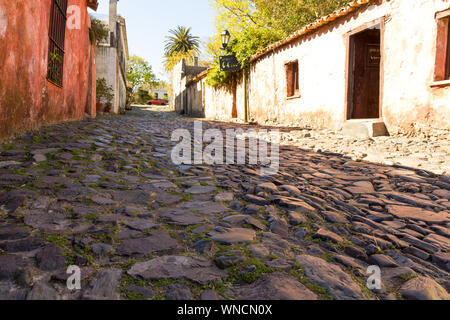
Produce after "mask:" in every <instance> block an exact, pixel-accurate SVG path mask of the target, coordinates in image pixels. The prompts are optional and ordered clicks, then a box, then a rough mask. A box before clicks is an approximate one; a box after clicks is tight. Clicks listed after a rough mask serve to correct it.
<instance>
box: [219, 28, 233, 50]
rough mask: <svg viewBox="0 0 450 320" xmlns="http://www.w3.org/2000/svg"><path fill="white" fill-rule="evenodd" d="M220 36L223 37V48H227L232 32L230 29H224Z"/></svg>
mask: <svg viewBox="0 0 450 320" xmlns="http://www.w3.org/2000/svg"><path fill="white" fill-rule="evenodd" d="M220 36H221V37H222V49H223V50H225V49H226V48H227V47H228V44H229V43H230V39H231V34H230V33H229V32H228V30H224V31H223V32H222V34H221V35H220Z"/></svg>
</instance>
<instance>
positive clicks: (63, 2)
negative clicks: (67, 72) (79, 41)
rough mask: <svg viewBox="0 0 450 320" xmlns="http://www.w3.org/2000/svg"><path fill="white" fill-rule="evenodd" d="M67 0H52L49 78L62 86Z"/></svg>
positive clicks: (49, 33)
mask: <svg viewBox="0 0 450 320" xmlns="http://www.w3.org/2000/svg"><path fill="white" fill-rule="evenodd" d="M66 12H67V0H52V6H51V12H50V27H49V32H48V35H49V48H48V69H47V79H48V80H49V81H50V82H52V83H54V84H56V85H57V86H60V87H62V84H63V67H64V40H65V34H66V20H67V17H66Z"/></svg>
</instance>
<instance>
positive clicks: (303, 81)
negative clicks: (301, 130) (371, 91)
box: [206, 0, 450, 132]
mask: <svg viewBox="0 0 450 320" xmlns="http://www.w3.org/2000/svg"><path fill="white" fill-rule="evenodd" d="M449 8H450V1H448V0H380V1H378V2H373V3H372V4H371V5H370V6H367V7H363V8H361V9H360V10H358V11H357V12H354V13H351V14H349V15H348V16H346V17H343V18H340V19H338V20H337V21H335V22H332V23H331V24H330V25H327V26H324V27H322V28H321V29H319V30H317V31H315V32H314V33H312V34H309V35H307V36H305V37H302V38H301V39H298V40H296V41H294V42H292V43H289V44H287V45H285V46H283V47H280V48H278V49H276V50H275V51H274V52H272V53H269V54H267V55H265V56H263V57H262V58H261V59H259V60H257V61H256V62H254V63H253V64H252V66H251V67H250V75H249V82H248V86H249V100H248V101H249V118H250V119H252V118H253V119H254V120H256V121H258V122H259V123H265V122H271V121H273V122H277V123H282V124H289V125H301V126H303V125H308V126H313V127H321V128H330V129H335V128H337V127H338V126H339V125H340V124H341V123H343V122H344V121H345V120H346V117H345V112H346V99H347V97H346V82H347V81H346V79H347V78H346V65H347V63H348V59H347V56H346V54H347V41H346V38H347V34H348V33H349V32H351V31H353V30H355V29H357V28H359V27H361V26H363V25H365V24H367V23H370V22H372V21H375V20H377V19H384V21H385V32H384V34H383V36H384V60H383V62H384V67H383V69H382V73H383V78H384V84H382V91H383V94H382V98H381V100H382V101H381V107H382V119H383V120H384V122H385V123H386V125H387V127H388V129H389V131H390V132H397V131H402V130H408V129H409V128H410V127H411V125H413V124H414V125H420V126H422V127H425V128H429V129H431V128H447V129H450V86H440V87H433V86H432V83H433V81H434V73H435V62H436V42H437V25H438V23H437V20H436V13H437V12H439V11H443V10H446V9H449ZM382 51H383V48H382ZM293 60H298V61H299V69H300V70H299V74H300V94H301V96H300V97H299V98H296V99H287V97H286V73H285V68H284V65H285V63H286V62H289V61H293ZM206 95H207V97H209V98H208V99H207V103H206V115H207V117H210V118H218V119H223V120H227V119H230V117H231V108H232V104H231V103H230V101H232V98H231V93H230V92H226V91H224V90H223V89H213V88H209V87H208V88H207V94H206ZM243 96H244V95H243V84H242V82H241V83H240V84H239V85H238V96H237V97H238V99H237V104H238V116H239V118H240V119H242V120H243V119H244V117H245V115H244V106H243V104H244V99H243Z"/></svg>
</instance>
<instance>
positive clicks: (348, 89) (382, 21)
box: [344, 17, 386, 122]
mask: <svg viewBox="0 0 450 320" xmlns="http://www.w3.org/2000/svg"><path fill="white" fill-rule="evenodd" d="M377 25H380V54H381V61H380V96H379V117H378V118H377V119H351V112H350V108H351V106H352V104H353V101H351V100H353V87H354V86H353V81H354V77H353V76H352V68H353V64H354V61H351V58H352V57H354V55H353V53H354V52H353V46H352V41H351V38H352V36H354V35H355V34H357V33H360V32H363V31H366V30H368V29H370V28H372V27H374V26H377ZM385 28H386V17H381V18H378V19H376V20H373V21H371V22H368V23H365V24H363V25H362V26H360V27H358V28H355V29H352V30H351V31H349V32H347V33H346V34H345V35H344V37H345V43H346V55H345V104H344V106H345V107H344V121H345V122H347V121H361V120H363V121H367V120H371V121H374V120H375V121H376V120H382V119H383V96H384V95H383V91H384V59H385V51H384V32H385Z"/></svg>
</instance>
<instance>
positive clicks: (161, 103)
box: [147, 99, 169, 106]
mask: <svg viewBox="0 0 450 320" xmlns="http://www.w3.org/2000/svg"><path fill="white" fill-rule="evenodd" d="M147 104H149V105H152V104H154V105H157V106H165V105H168V104H169V101H167V100H164V99H153V100H149V101H147Z"/></svg>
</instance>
